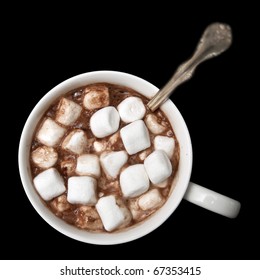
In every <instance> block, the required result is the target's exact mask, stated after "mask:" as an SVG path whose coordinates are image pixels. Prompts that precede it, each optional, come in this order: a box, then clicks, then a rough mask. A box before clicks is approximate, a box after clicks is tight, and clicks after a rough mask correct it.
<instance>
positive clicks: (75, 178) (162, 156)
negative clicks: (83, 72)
mask: <svg viewBox="0 0 260 280" xmlns="http://www.w3.org/2000/svg"><path fill="white" fill-rule="evenodd" d="M148 101H149V100H148V99H147V98H145V97H144V96H142V95H141V94H139V93H138V92H136V91H134V90H132V89H130V88H126V87H123V86H119V85H113V84H106V83H102V84H100V83H99V84H92V85H87V86H84V87H80V88H77V89H75V90H72V91H70V92H68V93H65V94H64V96H62V97H61V98H59V99H58V100H57V101H56V102H55V103H54V104H53V105H52V106H51V107H50V108H49V109H48V110H47V111H46V112H45V114H44V116H43V117H42V119H41V120H40V122H39V124H38V126H37V128H36V131H35V134H34V137H33V141H32V144H31V158H30V160H31V171H32V177H33V181H34V186H35V188H36V190H37V192H38V193H39V195H40V197H41V198H42V199H43V201H44V203H45V204H46V206H47V207H49V209H50V210H51V211H52V212H53V213H54V214H55V215H56V216H58V217H60V218H61V219H63V220H64V221H66V222H67V223H69V224H72V225H75V226H76V227H79V228H82V229H86V230H89V231H95V232H102V231H108V232H111V231H115V230H119V229H122V228H125V227H129V226H132V225H134V224H136V223H138V222H140V221H143V220H144V219H145V218H147V217H149V216H150V215H151V214H153V213H154V212H155V211H156V210H158V209H159V208H160V207H161V206H162V205H163V204H164V203H165V201H166V200H167V197H168V194H169V192H170V190H171V185H172V181H173V178H174V176H175V174H176V171H177V169H178V161H179V145H178V141H177V139H176V137H175V134H174V131H173V129H172V127H171V125H170V122H169V121H168V120H167V118H166V116H165V115H164V113H163V112H162V111H161V110H157V111H156V112H154V113H152V112H150V111H149V109H148V107H147V106H146V104H147V103H148Z"/></svg>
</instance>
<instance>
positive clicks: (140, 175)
mask: <svg viewBox="0 0 260 280" xmlns="http://www.w3.org/2000/svg"><path fill="white" fill-rule="evenodd" d="M149 185H150V182H149V178H148V176H147V174H146V172H145V169H144V165H143V164H135V165H131V166H129V167H127V168H126V169H124V171H122V172H121V174H120V186H121V190H122V193H123V196H124V197H135V196H138V195H140V194H142V193H144V192H146V191H147V190H148V189H149Z"/></svg>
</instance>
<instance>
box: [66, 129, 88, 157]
mask: <svg viewBox="0 0 260 280" xmlns="http://www.w3.org/2000/svg"><path fill="white" fill-rule="evenodd" d="M87 143H88V141H87V137H86V135H85V132H84V131H83V130H81V129H75V130H73V131H71V132H70V133H69V134H68V135H67V136H66V138H65V139H64V140H63V142H62V148H63V149H64V150H69V151H71V152H73V153H75V154H77V155H80V154H82V153H83V152H84V149H85V147H86V146H87Z"/></svg>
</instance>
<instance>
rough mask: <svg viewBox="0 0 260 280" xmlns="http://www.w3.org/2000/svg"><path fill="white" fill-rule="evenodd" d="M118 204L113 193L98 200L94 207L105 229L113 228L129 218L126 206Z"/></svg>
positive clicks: (110, 229)
mask: <svg viewBox="0 0 260 280" xmlns="http://www.w3.org/2000/svg"><path fill="white" fill-rule="evenodd" d="M120 206H121V205H120ZM120 206H119V205H118V203H117V201H116V198H115V196H114V195H109V196H104V197H101V198H100V199H99V200H98V203H97V204H96V209H97V211H98V214H99V216H100V218H101V220H102V222H103V225H104V228H105V229H106V230H107V231H112V230H115V229H116V228H118V227H120V226H121V225H123V224H124V223H125V220H128V219H129V215H128V213H127V214H126V212H127V211H126V208H125V207H120ZM128 212H129V211H128Z"/></svg>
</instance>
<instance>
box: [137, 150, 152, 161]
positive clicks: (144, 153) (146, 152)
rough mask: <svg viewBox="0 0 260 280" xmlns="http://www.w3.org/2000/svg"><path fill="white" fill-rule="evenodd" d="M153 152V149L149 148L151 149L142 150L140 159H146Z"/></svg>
mask: <svg viewBox="0 0 260 280" xmlns="http://www.w3.org/2000/svg"><path fill="white" fill-rule="evenodd" d="M151 152H152V149H151V148H149V149H146V150H144V151H142V152H141V153H140V154H139V155H138V156H139V159H140V160H142V161H144V160H145V159H146V158H147V157H148V156H149V155H150V153H151Z"/></svg>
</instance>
